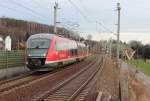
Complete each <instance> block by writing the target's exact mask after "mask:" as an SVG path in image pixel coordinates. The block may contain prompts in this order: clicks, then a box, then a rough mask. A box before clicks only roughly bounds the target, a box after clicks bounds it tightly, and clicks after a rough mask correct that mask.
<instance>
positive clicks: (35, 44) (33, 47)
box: [26, 34, 52, 71]
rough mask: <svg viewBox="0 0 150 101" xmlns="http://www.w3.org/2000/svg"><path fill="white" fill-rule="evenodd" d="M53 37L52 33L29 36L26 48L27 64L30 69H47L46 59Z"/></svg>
mask: <svg viewBox="0 0 150 101" xmlns="http://www.w3.org/2000/svg"><path fill="white" fill-rule="evenodd" d="M51 39H52V35H51V34H36V35H32V36H31V37H29V39H28V40H27V48H26V65H27V67H28V68H29V69H30V70H35V71H37V70H38V71H40V70H44V68H45V69H46V64H45V61H46V55H47V53H48V50H49V47H50V44H51ZM41 67H42V69H41Z"/></svg>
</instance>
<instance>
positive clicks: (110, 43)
mask: <svg viewBox="0 0 150 101" xmlns="http://www.w3.org/2000/svg"><path fill="white" fill-rule="evenodd" d="M111 46H112V38H110V40H109V57H110V58H111Z"/></svg>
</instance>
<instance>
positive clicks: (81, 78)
mask: <svg viewBox="0 0 150 101" xmlns="http://www.w3.org/2000/svg"><path fill="white" fill-rule="evenodd" d="M103 63H104V62H103V58H101V59H100V57H99V58H97V59H96V61H95V62H93V63H91V64H89V65H87V67H86V68H84V69H82V70H81V71H79V72H78V73H76V74H74V75H72V76H71V77H70V78H68V79H66V80H64V81H63V82H61V83H59V84H58V85H56V86H55V87H53V88H52V89H50V90H48V91H46V92H45V93H43V94H42V95H40V96H38V97H35V98H34V99H32V100H34V101H72V100H75V98H76V97H77V96H78V95H79V94H80V92H81V91H82V90H83V89H84V87H86V86H87V85H88V84H89V83H90V81H91V80H92V79H93V78H94V77H95V75H96V74H97V73H98V71H102V70H103Z"/></svg>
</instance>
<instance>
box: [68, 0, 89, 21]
mask: <svg viewBox="0 0 150 101" xmlns="http://www.w3.org/2000/svg"><path fill="white" fill-rule="evenodd" d="M68 1H69V3H70V4H71V5H72V6H74V7H75V9H76V10H77V11H78V12H79V13H80V15H81V16H82V17H83V18H84V20H86V21H87V22H91V21H90V20H89V19H88V18H87V16H85V15H84V14H83V12H82V11H81V10H80V9H79V8H78V6H77V5H76V4H75V3H74V2H73V1H72V0H68Z"/></svg>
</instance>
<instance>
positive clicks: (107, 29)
mask: <svg viewBox="0 0 150 101" xmlns="http://www.w3.org/2000/svg"><path fill="white" fill-rule="evenodd" d="M96 23H97V24H99V25H101V26H102V27H103V28H104V29H105V30H106V31H108V32H110V33H112V34H114V35H116V33H115V32H113V31H111V30H110V29H109V28H107V27H105V26H104V25H103V24H102V23H100V22H97V21H96Z"/></svg>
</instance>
